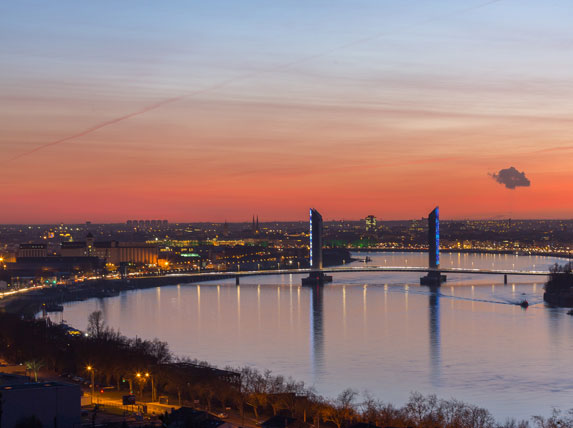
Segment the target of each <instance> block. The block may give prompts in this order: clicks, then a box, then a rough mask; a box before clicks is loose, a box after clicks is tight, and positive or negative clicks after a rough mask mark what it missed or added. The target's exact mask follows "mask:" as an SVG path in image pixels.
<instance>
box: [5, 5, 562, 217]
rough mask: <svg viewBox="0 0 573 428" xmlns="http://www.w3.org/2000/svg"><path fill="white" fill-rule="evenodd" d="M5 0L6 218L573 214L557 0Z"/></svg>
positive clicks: (560, 23)
mask: <svg viewBox="0 0 573 428" xmlns="http://www.w3.org/2000/svg"><path fill="white" fill-rule="evenodd" d="M0 8H1V9H0V11H1V12H2V13H0V28H2V30H1V31H2V35H3V40H5V41H6V43H4V44H3V46H2V47H1V48H0V63H2V65H3V67H2V68H1V69H0V88H1V93H2V95H0V99H1V100H2V101H3V102H2V103H0V126H1V129H2V130H3V132H2V134H1V135H0V148H1V150H2V159H3V161H4V162H3V168H2V169H1V172H0V185H2V189H3V193H2V198H3V204H2V206H3V208H4V209H3V210H2V211H1V212H0V223H19V224H23V223H43V224H46V223H60V222H64V223H83V222H85V221H86V220H89V221H92V222H94V223H107V222H125V221H126V220H127V219H130V218H133V219H135V218H166V219H169V221H173V222H206V221H213V222H220V223H222V222H224V221H229V222H241V221H248V219H250V217H251V215H252V213H253V211H255V212H257V213H258V214H259V216H260V217H261V219H272V221H297V220H304V219H305V218H306V213H307V212H308V211H307V210H308V207H310V206H316V207H317V209H318V210H319V211H320V212H321V213H323V215H324V217H325V220H330V219H340V218H352V219H359V218H364V217H365V216H366V215H369V214H374V215H376V216H377V217H378V218H379V219H380V220H382V221H384V220H398V219H412V218H421V217H424V216H425V215H427V212H428V210H429V209H431V208H432V207H434V206H436V205H439V206H440V209H441V211H442V214H443V218H444V219H446V220H447V219H452V220H457V219H467V218H472V219H488V218H491V219H499V218H509V217H511V218H515V219H529V218H531V219H534V218H547V219H567V218H571V217H573V202H572V201H570V200H568V199H567V198H566V197H565V195H567V194H569V193H570V192H571V191H572V190H573V188H572V186H573V184H572V183H573V172H572V171H571V168H570V162H569V160H568V156H567V154H569V153H571V150H573V144H572V143H571V131H570V113H571V110H572V108H573V101H571V100H573V97H572V95H573V86H572V85H571V84H570V82H569V76H568V74H567V73H568V70H570V69H571V66H572V65H573V59H572V58H571V57H570V55H569V54H568V46H569V41H570V40H571V38H572V37H573V30H571V28H570V23H569V21H570V20H569V19H568V13H569V12H570V6H568V5H567V3H566V2H564V1H556V2H553V3H551V4H550V5H547V4H539V3H537V2H534V1H530V0H528V1H523V2H519V3H518V2H516V1H515V0H497V1H481V2H480V1H472V2H464V4H463V5H460V4H459V2H454V1H451V0H448V1H440V2H430V1H419V2H400V3H389V2H379V1H371V0H370V1H358V2H352V3H350V2H340V3H337V4H331V3H329V2H322V1H313V2H299V1H291V2H287V3H284V4H280V5H279V4H268V3H266V2H262V1H245V2H241V3H240V4H237V3H236V2H231V1H227V2H219V3H217V4H216V5H215V4H207V3H202V2H201V3H195V4H188V3H187V2H170V3H169V4H158V3H155V2H137V3H131V2H126V3H122V4H117V3H115V2H106V1H104V2H98V3H97V4H96V3H83V4H77V3H75V2H71V1H60V2H57V3H54V4H50V5H49V6H47V5H43V4H40V3H35V2H31V1H23V2H18V3H16V2H10V3H9V4H5V5H2V6H1V7H0ZM511 167H513V168H515V169H516V170H517V172H519V173H524V177H525V176H527V182H528V183H530V185H525V186H521V187H517V188H510V187H508V186H507V185H505V186H504V185H503V184H502V183H501V182H500V181H499V180H498V179H499V177H500V174H499V173H500V172H501V171H502V170H508V169H510V168H511Z"/></svg>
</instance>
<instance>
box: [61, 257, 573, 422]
mask: <svg viewBox="0 0 573 428" xmlns="http://www.w3.org/2000/svg"><path fill="white" fill-rule="evenodd" d="M366 255H368V256H370V257H371V258H372V262H371V263H370V265H373V266H374V265H380V266H400V265H401V266H424V265H425V264H426V263H427V255H426V254H423V253H369V254H366V253H360V254H355V256H356V257H364V256H366ZM556 261H558V262H561V263H564V261H563V260H559V259H556V258H551V257H543V256H516V255H509V254H504V255H494V254H487V255H486V254H465V253H464V254H460V253H444V254H442V255H441V263H442V266H443V267H471V268H483V269H516V270H521V269H523V270H543V269H547V268H548V266H549V265H551V264H553V263H555V262H556ZM360 263H361V262H354V263H352V265H359V264H360ZM334 275H335V277H334V282H333V283H332V284H328V285H326V286H325V287H324V289H323V290H316V289H310V288H306V287H301V285H300V280H301V276H300V275H276V276H258V277H257V276H253V277H245V278H242V279H241V285H240V286H235V283H234V280H225V281H213V282H206V283H203V284H180V285H176V286H165V287H161V288H159V287H158V288H151V289H145V290H135V291H128V292H124V293H122V294H121V295H119V296H117V297H111V298H106V299H91V300H87V301H83V302H71V303H66V304H65V305H64V307H65V309H64V312H63V315H61V314H60V315H56V314H50V315H51V316H52V318H55V319H56V320H58V319H59V318H58V317H62V316H63V317H64V318H65V321H66V322H67V323H69V324H70V325H73V326H75V327H77V328H80V329H85V327H86V324H87V317H88V315H89V314H90V313H91V312H92V311H94V310H102V311H103V313H104V318H105V321H106V323H107V325H109V326H110V327H113V328H115V329H119V330H120V331H121V333H122V334H124V335H127V336H130V337H134V336H139V337H143V338H150V339H151V338H154V337H158V338H160V339H161V340H164V341H167V342H168V343H169V346H170V349H171V350H172V351H173V352H174V353H175V354H176V355H179V356H189V357H191V358H197V359H199V360H204V361H208V362H209V363H211V364H215V365H217V366H219V367H225V366H233V367H238V366H243V365H250V366H253V367H257V368H259V369H270V370H272V371H273V372H274V373H275V374H282V375H285V376H292V377H293V378H295V379H297V380H303V381H305V383H306V384H307V385H312V386H314V387H315V388H316V390H317V391H318V392H319V393H321V394H323V395H325V396H327V397H335V396H336V395H337V394H338V393H339V392H340V391H342V390H343V389H345V388H353V389H355V390H356V391H359V392H361V393H362V392H364V391H369V392H370V393H371V394H372V395H374V396H375V397H376V398H379V399H381V400H384V401H387V402H391V403H393V404H396V405H402V404H404V402H405V401H406V400H407V398H408V396H409V394H410V392H411V391H419V392H422V393H424V394H428V393H435V394H437V395H438V396H439V397H442V398H452V397H454V398H456V399H459V400H463V401H467V402H469V403H472V404H476V405H479V406H483V407H485V408H487V409H489V410H490V411H491V412H492V413H493V414H494V416H495V417H496V418H497V419H498V420H500V421H503V420H504V419H505V418H506V417H517V418H528V417H530V416H532V415H535V414H539V415H549V414H550V413H551V409H552V407H557V408H561V409H563V410H565V409H568V408H570V407H573V406H572V404H571V403H572V398H573V380H571V362H572V361H573V317H572V316H568V315H567V314H566V312H567V310H566V309H556V308H549V307H546V305H545V304H544V303H543V301H542V294H543V283H544V281H545V278H544V277H536V276H533V277H518V276H513V277H512V276H510V277H509V283H508V284H507V285H504V284H503V277H502V276H501V275H492V276H490V275H451V274H450V275H448V282H447V283H445V284H444V285H443V286H442V287H441V289H440V290H439V292H431V291H430V290H429V289H428V288H426V287H421V286H420V285H419V277H420V274H415V273H380V272H378V273H365V272H363V273H356V272H353V273H338V274H334ZM523 299H527V300H528V301H529V303H530V305H531V306H530V307H529V308H527V309H523V308H521V307H520V306H518V305H517V304H518V303H519V302H520V301H521V300H523Z"/></svg>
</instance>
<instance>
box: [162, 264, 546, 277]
mask: <svg viewBox="0 0 573 428" xmlns="http://www.w3.org/2000/svg"><path fill="white" fill-rule="evenodd" d="M310 272H311V269H308V268H305V269H275V270H249V271H239V272H237V271H234V272H231V271H229V272H202V273H182V274H172V275H171V276H186V277H192V276H209V275H213V276H218V277H220V276H222V275H228V276H229V277H236V276H252V275H285V274H308V273H310ZM322 272H324V273H338V272H339V273H344V272H416V273H428V272H440V273H442V274H478V275H528V276H545V275H549V272H548V271H523V270H503V269H500V270H495V269H468V268H443V269H442V268H440V269H429V268H426V267H404V266H356V267H333V268H325V269H322Z"/></svg>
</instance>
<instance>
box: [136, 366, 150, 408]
mask: <svg viewBox="0 0 573 428" xmlns="http://www.w3.org/2000/svg"><path fill="white" fill-rule="evenodd" d="M135 376H137V378H138V379H139V382H140V386H139V395H140V396H141V398H142V399H143V387H144V385H145V382H147V379H150V378H151V401H152V402H153V401H155V384H154V381H153V376H151V375H150V374H149V373H148V372H146V373H145V374H141V373H139V372H138V373H136V374H135Z"/></svg>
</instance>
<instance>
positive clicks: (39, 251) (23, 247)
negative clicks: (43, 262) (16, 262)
mask: <svg viewBox="0 0 573 428" xmlns="http://www.w3.org/2000/svg"><path fill="white" fill-rule="evenodd" d="M47 255H48V249H47V246H46V244H20V246H19V248H18V255H17V257H18V258H25V257H46V256H47Z"/></svg>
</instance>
